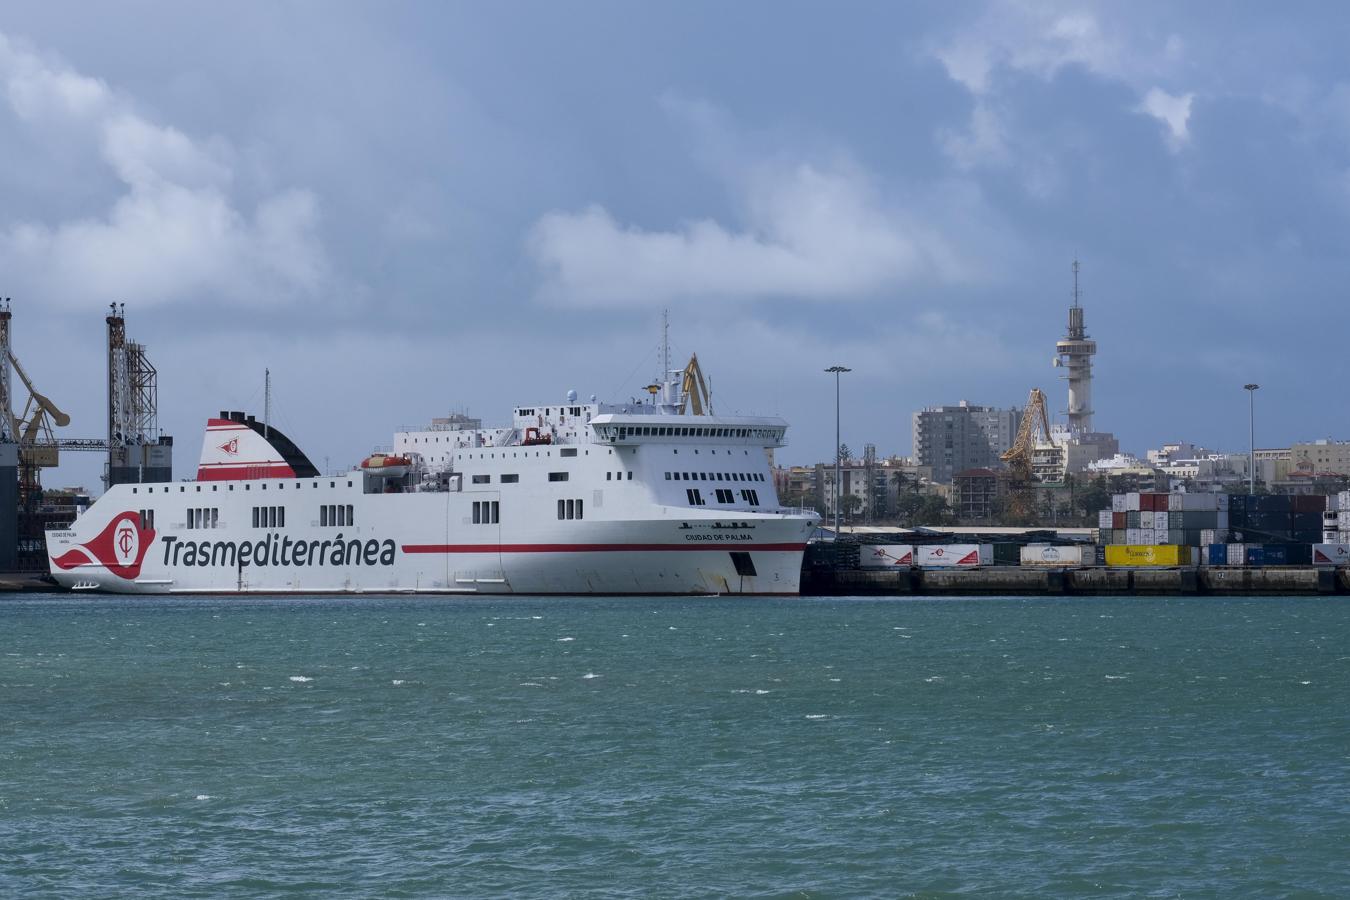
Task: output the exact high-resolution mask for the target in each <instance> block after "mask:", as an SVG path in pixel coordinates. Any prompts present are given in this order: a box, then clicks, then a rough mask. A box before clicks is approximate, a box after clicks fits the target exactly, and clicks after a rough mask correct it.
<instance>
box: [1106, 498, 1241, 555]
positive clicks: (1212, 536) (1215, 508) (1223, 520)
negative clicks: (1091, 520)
mask: <svg viewBox="0 0 1350 900" xmlns="http://www.w3.org/2000/svg"><path fill="white" fill-rule="evenodd" d="M1097 526H1098V532H1099V534H1098V541H1099V543H1102V544H1105V545H1107V546H1112V545H1114V546H1160V545H1174V546H1184V547H1199V546H1203V545H1204V544H1218V543H1223V542H1225V541H1226V540H1227V536H1228V528H1229V512H1228V495H1227V494H1180V493H1178V494H1160V493H1137V494H1116V495H1115V496H1113V497H1112V498H1111V509H1109V510H1102V511H1101V512H1100V513H1099V514H1098V519H1097Z"/></svg>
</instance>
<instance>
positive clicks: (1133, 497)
mask: <svg viewBox="0 0 1350 900" xmlns="http://www.w3.org/2000/svg"><path fill="white" fill-rule="evenodd" d="M1124 511H1125V512H1139V495H1138V494H1126V495H1125V510H1124Z"/></svg>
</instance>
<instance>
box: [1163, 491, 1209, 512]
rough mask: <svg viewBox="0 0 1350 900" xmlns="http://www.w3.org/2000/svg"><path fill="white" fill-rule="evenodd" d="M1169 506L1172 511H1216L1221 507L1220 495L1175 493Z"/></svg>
mask: <svg viewBox="0 0 1350 900" xmlns="http://www.w3.org/2000/svg"><path fill="white" fill-rule="evenodd" d="M1167 508H1168V509H1169V510H1171V511H1172V512H1214V511H1216V510H1217V509H1218V508H1219V495H1218V494H1173V495H1172V500H1171V501H1170V503H1169V504H1168V507H1167Z"/></svg>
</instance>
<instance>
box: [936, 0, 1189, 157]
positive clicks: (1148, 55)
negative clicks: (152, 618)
mask: <svg viewBox="0 0 1350 900" xmlns="http://www.w3.org/2000/svg"><path fill="white" fill-rule="evenodd" d="M1109 11H1110V10H1109V9H1108V10H1107V12H1109ZM1185 51H1186V45H1185V42H1184V41H1183V40H1182V38H1181V37H1180V36H1179V35H1175V34H1169V35H1167V36H1166V37H1165V38H1163V39H1162V40H1158V39H1157V38H1154V37H1153V36H1151V35H1150V36H1148V37H1139V36H1136V35H1135V34H1134V33H1133V32H1132V29H1131V28H1130V27H1129V24H1128V23H1127V22H1124V21H1117V20H1114V19H1113V20H1111V21H1103V19H1102V18H1101V17H1100V16H1099V15H1098V14H1096V13H1093V12H1090V11H1086V10H1083V9H1080V8H1077V7H1065V6H1064V5H1063V4H1060V3H1047V2H1037V3H1026V2H1009V3H998V4H994V5H992V6H991V7H990V8H989V9H988V11H987V12H986V13H985V14H984V15H983V16H981V17H980V18H979V19H978V20H977V21H976V22H975V23H974V24H973V25H972V26H970V27H969V28H968V29H966V30H964V31H963V32H961V33H960V34H957V35H955V36H954V37H952V38H951V39H950V40H948V41H947V42H945V43H942V44H938V45H933V46H932V48H931V53H932V55H933V56H934V57H935V58H936V59H937V60H938V61H939V62H941V63H942V65H943V67H944V68H945V69H946V70H947V75H948V77H950V78H951V79H952V80H953V81H955V82H957V83H959V84H961V85H963V86H964V87H965V88H966V89H967V90H968V91H969V92H970V93H971V94H972V95H973V96H974V97H975V98H976V106H975V109H974V112H973V113H972V119H971V125H970V128H969V132H968V133H967V134H953V133H949V132H944V133H940V134H939V135H938V139H939V143H940V144H941V146H942V147H943V149H944V150H945V151H946V152H947V154H948V156H949V157H951V158H952V159H953V161H954V162H956V163H957V164H958V165H960V166H963V167H970V166H972V165H976V164H980V163H989V162H998V161H1002V160H1003V157H1004V153H1003V151H1004V150H1005V149H1006V147H1005V143H1004V141H1003V137H1004V136H1005V135H1006V132H1007V130H1008V129H1007V126H1006V123H1003V122H1002V121H1001V119H1000V116H999V113H998V109H997V106H996V104H995V103H994V99H993V98H994V97H996V96H997V95H998V79H997V73H998V71H999V69H1001V68H1002V69H1008V70H1013V71H1018V72H1025V73H1029V74H1032V75H1035V76H1037V77H1039V78H1042V79H1046V80H1049V79H1052V78H1054V77H1055V76H1056V75H1057V74H1058V73H1059V72H1060V71H1061V70H1062V69H1064V68H1066V67H1068V66H1079V67H1081V68H1082V69H1084V70H1085V71H1087V72H1091V73H1093V74H1094V75H1097V76H1098V77H1101V78H1105V79H1108V80H1111V81H1117V82H1121V83H1123V84H1125V85H1127V86H1129V87H1130V88H1132V89H1133V90H1135V91H1136V92H1137V93H1138V94H1139V95H1140V97H1141V102H1140V106H1139V107H1138V111H1141V112H1147V113H1149V114H1150V115H1154V116H1157V117H1158V118H1160V119H1162V120H1163V121H1164V122H1165V123H1166V124H1167V125H1168V128H1169V142H1170V144H1171V146H1173V147H1174V148H1175V147H1176V146H1178V144H1179V143H1181V142H1184V141H1185V140H1186V137H1187V135H1186V119H1187V118H1188V116H1189V114H1190V103H1191V100H1192V98H1193V97H1194V94H1182V95H1178V96H1172V95H1170V94H1167V93H1166V92H1164V91H1162V90H1161V89H1160V88H1158V87H1156V86H1151V85H1154V84H1156V82H1157V81H1158V80H1159V79H1163V78H1167V77H1170V76H1172V75H1174V74H1175V73H1177V72H1179V71H1181V70H1182V69H1183V67H1184V65H1185V63H1186V58H1185V56H1186V53H1185ZM996 138H997V140H996Z"/></svg>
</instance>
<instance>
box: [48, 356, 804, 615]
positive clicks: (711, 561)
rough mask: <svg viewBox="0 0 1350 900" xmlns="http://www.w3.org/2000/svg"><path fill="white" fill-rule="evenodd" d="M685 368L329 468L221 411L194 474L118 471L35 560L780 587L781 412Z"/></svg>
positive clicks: (406, 587) (82, 570) (419, 586)
mask: <svg viewBox="0 0 1350 900" xmlns="http://www.w3.org/2000/svg"><path fill="white" fill-rule="evenodd" d="M667 369H668V367H667ZM668 371H669V370H668ZM675 371H676V372H678V371H679V370H675ZM692 376H698V373H697V360H696V359H694V360H691V363H690V366H689V368H688V369H686V370H685V377H684V378H683V379H682V380H679V381H677V380H671V378H670V375H669V374H668V375H667V376H666V377H665V379H663V380H661V381H660V383H658V384H654V385H651V386H649V387H648V388H647V390H648V396H647V397H645V398H643V399H641V400H633V401H630V402H628V403H619V404H611V403H600V402H596V399H595V398H594V397H591V398H590V400H589V402H578V401H577V398H576V393H575V392H574V391H569V392H567V394H566V397H565V400H564V401H563V402H559V403H543V404H539V405H533V406H522V407H517V408H516V409H515V410H514V412H513V415H512V418H511V423H510V424H509V425H506V426H503V427H499V428H484V427H482V426H481V423H479V422H478V421H476V420H471V419H468V418H466V417H464V416H451V417H449V418H446V419H440V420H436V421H434V422H433V423H432V424H431V425H430V426H428V427H422V428H415V429H411V428H408V429H402V430H400V431H398V432H397V433H396V434H395V436H394V442H393V446H392V448H391V450H390V451H389V452H386V453H380V454H374V455H372V456H371V457H369V458H367V459H366V460H365V461H364V462H363V463H362V464H361V465H360V466H359V467H356V468H353V469H352V470H350V471H347V472H345V473H343V474H339V475H324V474H321V473H320V472H319V471H318V469H316V468H315V466H314V465H313V464H312V463H311V462H310V461H309V459H308V458H307V457H306V456H305V455H304V454H303V453H302V452H301V451H300V450H299V448H297V447H296V446H295V444H294V443H293V442H292V441H291V440H290V439H289V438H287V437H286V436H285V435H284V434H282V433H281V432H280V431H278V430H277V429H276V428H275V427H272V426H271V425H270V424H268V423H267V422H259V421H257V420H256V419H255V418H254V417H252V416H247V415H245V414H243V413H241V412H222V413H221V414H220V416H219V417H218V418H213V419H210V420H209V421H208V423H207V426H206V436H205V440H204V442H203V445H202V454H201V461H200V464H199V466H198V468H197V477H196V480H195V481H184V482H173V483H163V484H120V485H116V486H114V487H112V488H110V489H109V490H108V491H107V492H106V493H104V494H103V496H102V497H100V498H99V499H98V500H97V501H96V502H95V503H94V504H93V505H92V506H91V507H90V508H89V509H88V510H87V511H86V512H85V513H84V514H83V515H82V516H80V518H79V519H77V520H76V521H75V523H74V524H73V525H72V526H71V527H70V528H69V529H68V530H59V531H58V530H54V531H48V532H47V548H48V556H49V559H50V569H51V574H52V576H53V577H54V578H55V579H56V581H57V582H58V583H59V584H61V585H63V586H64V587H67V588H70V589H73V590H91V591H107V592H116V593H239V594H244V593H268V594H278V593H303V594H319V593H388V592H398V593H433V594H795V593H797V591H798V585H799V578H800V572H801V561H802V553H803V550H804V548H805V545H806V541H807V539H808V537H809V536H810V534H811V532H812V531H813V530H814V529H815V527H816V526H817V524H818V523H819V516H818V515H817V514H816V513H815V512H813V511H810V510H800V509H786V508H781V507H780V506H779V503H778V498H777V495H776V492H775V490H774V483H773V477H772V470H771V456H770V454H771V452H772V450H773V449H774V448H777V447H781V446H783V445H784V435H785V432H786V430H787V423H786V422H784V421H783V420H782V419H778V418H765V417H749V416H722V415H713V414H711V405H710V404H707V407H708V411H707V413H706V414H705V413H704V409H703V408H702V407H703V405H704V403H701V402H700V401H701V400H703V401H706V399H707V397H706V388H703V389H702V396H700V387H701V376H698V377H692Z"/></svg>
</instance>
